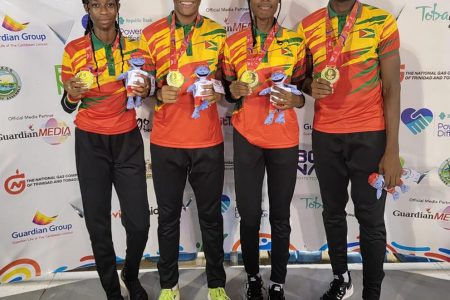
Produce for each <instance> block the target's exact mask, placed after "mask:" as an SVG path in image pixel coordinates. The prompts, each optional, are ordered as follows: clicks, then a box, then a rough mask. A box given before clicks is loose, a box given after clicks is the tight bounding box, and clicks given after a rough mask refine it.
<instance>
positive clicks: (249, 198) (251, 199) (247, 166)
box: [233, 130, 265, 277]
mask: <svg viewBox="0 0 450 300" xmlns="http://www.w3.org/2000/svg"><path fill="white" fill-rule="evenodd" d="M233 147H234V184H235V190H236V203H237V208H238V212H239V215H240V217H241V221H240V234H241V250H242V258H243V260H244V266H245V271H246V272H247V274H248V275H249V276H252V277H254V276H255V275H257V274H258V273H259V228H260V224H261V213H262V209H261V202H262V186H263V180H264V170H265V163H264V154H263V150H262V149H261V148H259V147H257V146H255V145H252V144H250V143H249V142H248V141H247V139H245V137H243V136H242V135H241V134H240V133H239V132H238V131H237V130H234V134H233Z"/></svg>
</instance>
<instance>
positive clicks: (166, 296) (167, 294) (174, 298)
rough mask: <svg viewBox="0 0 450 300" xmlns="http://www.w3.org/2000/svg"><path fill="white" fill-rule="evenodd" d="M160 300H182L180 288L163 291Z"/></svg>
mask: <svg viewBox="0 0 450 300" xmlns="http://www.w3.org/2000/svg"><path fill="white" fill-rule="evenodd" d="M158 300H180V290H179V289H178V287H176V288H175V289H162V290H161V293H160V294H159V298H158Z"/></svg>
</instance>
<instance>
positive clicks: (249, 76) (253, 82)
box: [241, 70, 259, 88]
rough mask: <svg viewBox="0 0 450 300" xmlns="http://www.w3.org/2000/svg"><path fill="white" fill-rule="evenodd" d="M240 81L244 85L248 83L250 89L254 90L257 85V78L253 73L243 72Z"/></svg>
mask: <svg viewBox="0 0 450 300" xmlns="http://www.w3.org/2000/svg"><path fill="white" fill-rule="evenodd" d="M241 81H242V82H244V83H248V85H249V86H250V87H251V88H254V87H255V86H257V85H258V83H259V76H258V74H257V73H256V72H254V71H248V70H247V71H245V72H244V73H242V76H241Z"/></svg>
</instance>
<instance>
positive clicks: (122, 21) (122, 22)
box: [119, 17, 125, 25]
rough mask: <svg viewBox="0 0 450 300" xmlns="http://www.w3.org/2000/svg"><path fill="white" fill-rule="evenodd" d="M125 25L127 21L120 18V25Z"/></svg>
mask: <svg viewBox="0 0 450 300" xmlns="http://www.w3.org/2000/svg"><path fill="white" fill-rule="evenodd" d="M124 23H125V19H124V18H122V17H119V24H120V25H123V24H124Z"/></svg>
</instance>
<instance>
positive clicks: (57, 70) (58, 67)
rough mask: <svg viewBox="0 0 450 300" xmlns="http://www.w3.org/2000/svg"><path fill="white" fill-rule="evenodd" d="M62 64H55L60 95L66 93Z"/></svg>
mask: <svg viewBox="0 0 450 300" xmlns="http://www.w3.org/2000/svg"><path fill="white" fill-rule="evenodd" d="M61 70H62V66H61V65H55V79H56V88H57V90H58V95H62V94H63V93H64V84H63V82H62V79H61Z"/></svg>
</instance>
